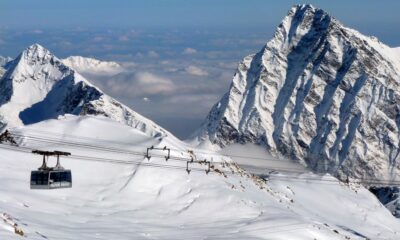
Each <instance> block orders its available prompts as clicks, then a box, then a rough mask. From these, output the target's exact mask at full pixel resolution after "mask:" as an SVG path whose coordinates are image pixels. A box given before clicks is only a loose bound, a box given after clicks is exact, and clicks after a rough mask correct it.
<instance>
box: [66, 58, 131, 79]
mask: <svg viewBox="0 0 400 240" xmlns="http://www.w3.org/2000/svg"><path fill="white" fill-rule="evenodd" d="M61 61H62V62H63V63H64V64H65V65H67V66H68V67H70V68H72V69H75V70H76V71H78V72H81V73H86V72H89V73H92V74H93V73H96V74H102V75H104V74H107V75H113V74H117V73H120V72H122V71H124V68H123V67H122V66H121V65H120V64H119V63H117V62H112V61H100V60H98V59H94V58H88V57H82V56H70V57H68V58H65V59H62V60H61Z"/></svg>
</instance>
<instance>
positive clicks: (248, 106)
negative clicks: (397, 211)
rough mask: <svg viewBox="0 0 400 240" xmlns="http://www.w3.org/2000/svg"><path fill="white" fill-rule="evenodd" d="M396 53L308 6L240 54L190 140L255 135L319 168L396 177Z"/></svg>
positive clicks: (221, 142) (399, 93)
mask: <svg viewBox="0 0 400 240" xmlns="http://www.w3.org/2000/svg"><path fill="white" fill-rule="evenodd" d="M399 56H400V55H398V54H396V53H395V51H394V50H393V49H392V48H390V47H388V46H386V45H385V44H383V43H381V42H379V41H378V40H377V39H376V38H374V37H366V36H364V35H362V34H361V33H359V32H357V31H355V30H352V29H349V28H346V27H344V26H343V25H342V24H341V23H340V22H339V21H338V20H336V19H335V18H333V17H332V16H330V15H329V14H328V13H326V12H324V11H323V10H321V9H317V8H314V7H313V6H311V5H298V6H295V7H293V8H292V9H291V10H290V11H289V13H288V15H287V16H286V17H285V18H284V20H283V21H282V23H281V24H280V25H279V26H278V28H277V30H276V32H275V35H274V37H273V38H272V39H271V40H270V41H269V42H268V43H267V44H266V45H265V46H264V47H263V48H262V49H261V51H260V52H258V53H257V54H252V55H249V56H247V57H245V58H244V59H243V61H242V62H241V63H240V64H239V67H238V69H237V71H236V74H235V76H234V78H233V81H232V84H231V86H230V90H229V91H228V92H227V93H226V94H225V95H224V96H223V97H222V99H221V100H220V101H219V102H218V103H217V104H216V105H214V107H213V108H212V110H211V111H210V113H209V115H208V116H207V118H206V120H205V122H204V123H203V124H202V127H201V129H200V130H198V131H197V132H196V133H195V135H194V138H193V139H192V142H194V144H200V145H203V146H207V145H211V147H214V148H220V147H225V146H227V145H230V144H232V143H236V142H239V143H247V142H253V143H258V144H261V145H263V146H266V148H267V149H269V150H270V151H271V152H272V153H275V154H278V153H279V154H283V155H285V156H287V157H289V158H292V159H297V160H300V161H303V162H304V163H305V164H306V165H308V166H310V167H312V168H314V169H316V170H319V171H323V172H326V171H328V172H331V173H334V174H336V173H337V172H338V173H339V174H340V175H341V176H345V175H350V176H356V177H365V178H377V179H391V178H395V177H399V171H400V165H399V161H398V158H399V153H400V148H399V145H400V120H399V117H398V116H400V108H399V105H398V103H399V102H400V58H399Z"/></svg>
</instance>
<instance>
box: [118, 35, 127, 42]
mask: <svg viewBox="0 0 400 240" xmlns="http://www.w3.org/2000/svg"><path fill="white" fill-rule="evenodd" d="M118 40H119V41H121V42H126V41H129V37H128V36H126V35H123V36H120V37H118Z"/></svg>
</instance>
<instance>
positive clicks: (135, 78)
mask: <svg viewBox="0 0 400 240" xmlns="http://www.w3.org/2000/svg"><path fill="white" fill-rule="evenodd" d="M106 85H107V86H106V87H107V89H108V90H110V91H111V92H112V94H113V95H115V96H129V97H137V96H143V97H144V98H147V99H149V98H148V95H165V94H168V93H171V92H173V91H174V89H175V86H174V83H173V82H172V81H171V80H170V79H168V78H165V77H162V76H158V75H155V74H153V73H150V72H138V73H133V74H132V73H131V74H119V75H118V76H117V77H116V78H115V79H113V80H112V81H107V83H106ZM144 98H143V100H144V101H146V100H145V99H144Z"/></svg>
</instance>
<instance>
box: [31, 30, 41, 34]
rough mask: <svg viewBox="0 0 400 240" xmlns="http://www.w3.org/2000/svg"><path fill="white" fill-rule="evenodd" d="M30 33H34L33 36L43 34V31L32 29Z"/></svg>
mask: <svg viewBox="0 0 400 240" xmlns="http://www.w3.org/2000/svg"><path fill="white" fill-rule="evenodd" d="M32 33H34V34H43V31H42V30H40V29H34V30H32Z"/></svg>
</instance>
